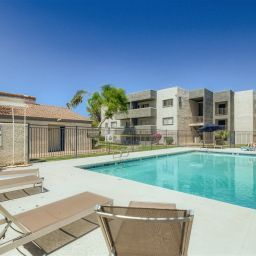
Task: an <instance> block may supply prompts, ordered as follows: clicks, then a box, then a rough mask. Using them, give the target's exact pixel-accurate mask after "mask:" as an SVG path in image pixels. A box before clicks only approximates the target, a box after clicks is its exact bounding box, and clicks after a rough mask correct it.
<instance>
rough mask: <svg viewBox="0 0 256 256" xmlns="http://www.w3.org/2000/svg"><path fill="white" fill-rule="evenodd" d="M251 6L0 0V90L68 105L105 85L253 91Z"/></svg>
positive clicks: (169, 0) (230, 0)
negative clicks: (81, 92)
mask: <svg viewBox="0 0 256 256" xmlns="http://www.w3.org/2000/svg"><path fill="white" fill-rule="evenodd" d="M255 13H256V1H250V0H241V1H239V0H214V1H211V0H201V1H197V0H191V1H182V0H177V1H174V0H166V1H165V0H155V1H152V0H121V1H120V0H116V1H113V0H108V1H106V0H105V1H103V0H102V1H100V0H83V1H82V0H81V1H78V0H72V1H71V0H70V1H65V0H51V1H49V0H44V1H39V0H33V1H32V0H17V1H15V0H2V1H0V20H1V22H0V91H8V92H12V93H24V94H29V95H34V96H36V97H37V99H38V102H39V103H46V104H55V105H60V106H64V105H65V103H66V102H67V101H68V100H69V99H70V98H71V97H72V95H73V94H74V93H75V92H76V90H78V89H85V90H87V91H89V92H90V93H92V92H93V91H95V90H99V88H100V87H101V86H102V85H103V84H106V83H110V84H113V85H115V86H118V87H122V88H125V89H126V91H127V92H132V91H138V90H144V89H160V88H165V87H168V86H174V85H178V86H181V87H184V88H188V89H191V88H201V87H207V88H209V89H212V90H214V91H217V90H224V89H229V88H230V89H233V90H243V89H253V88H254V89H256V15H255ZM77 111H78V112H80V113H85V110H84V107H80V108H78V110H77Z"/></svg>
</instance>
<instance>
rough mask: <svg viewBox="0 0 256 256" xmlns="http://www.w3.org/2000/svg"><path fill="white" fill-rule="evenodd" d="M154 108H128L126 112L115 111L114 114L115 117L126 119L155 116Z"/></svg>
mask: <svg viewBox="0 0 256 256" xmlns="http://www.w3.org/2000/svg"><path fill="white" fill-rule="evenodd" d="M155 116H156V109H155V108H152V107H149V108H137V109H129V110H128V113H117V114H115V119H119V120H122V119H128V118H140V117H155Z"/></svg>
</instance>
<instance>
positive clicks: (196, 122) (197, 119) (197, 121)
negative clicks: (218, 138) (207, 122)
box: [189, 116, 204, 126]
mask: <svg viewBox="0 0 256 256" xmlns="http://www.w3.org/2000/svg"><path fill="white" fill-rule="evenodd" d="M203 124H204V117H203V116H192V117H191V120H190V122H189V126H201V125H203Z"/></svg>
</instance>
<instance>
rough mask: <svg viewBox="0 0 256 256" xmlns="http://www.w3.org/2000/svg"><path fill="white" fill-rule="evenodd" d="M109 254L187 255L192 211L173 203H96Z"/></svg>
mask: <svg viewBox="0 0 256 256" xmlns="http://www.w3.org/2000/svg"><path fill="white" fill-rule="evenodd" d="M96 213H97V214H98V221H99V224H100V226H101V230H102V232H103V235H104V238H105V241H106V243H107V246H108V249H109V253H110V255H112V256H116V255H118V256H124V255H125V256H126V255H140V256H186V255H187V251H188V244H189V238H190V233H191V227H192V222H193V214H192V213H191V212H190V211H187V210H177V209H175V205H173V204H168V205H166V204H159V203H157V204H156V203H150V204H148V203H138V202H131V203H130V205H129V207H119V206H100V205H99V206H97V208H96Z"/></svg>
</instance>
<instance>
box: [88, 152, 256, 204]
mask: <svg viewBox="0 0 256 256" xmlns="http://www.w3.org/2000/svg"><path fill="white" fill-rule="evenodd" d="M85 169H88V168H85ZM89 170H90V171H94V172H99V173H104V174H108V175H113V176H117V177H121V178H125V179H129V180H134V181H138V182H142V183H146V184H151V185H155V186H159V187H163V188H167V189H172V190H177V191H181V192H185V193H189V194H194V195H198V196H202V197H207V198H211V199H215V200H220V201H224V202H228V203H232V204H236V205H240V206H245V207H250V208H254V209H256V157H253V156H244V155H229V154H214V153H204V152H191V153H186V154H177V155H167V156H161V157H154V158H147V159H141V160H134V161H128V162H122V163H119V164H111V165H105V166H96V167H92V168H90V169H89Z"/></svg>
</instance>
